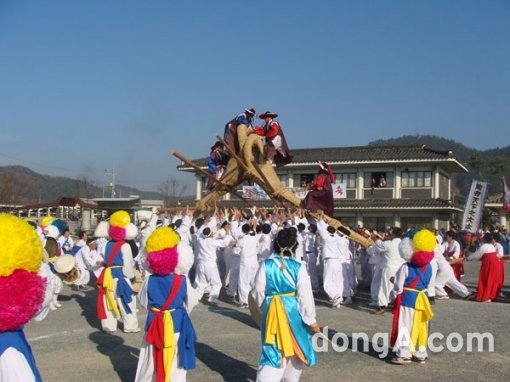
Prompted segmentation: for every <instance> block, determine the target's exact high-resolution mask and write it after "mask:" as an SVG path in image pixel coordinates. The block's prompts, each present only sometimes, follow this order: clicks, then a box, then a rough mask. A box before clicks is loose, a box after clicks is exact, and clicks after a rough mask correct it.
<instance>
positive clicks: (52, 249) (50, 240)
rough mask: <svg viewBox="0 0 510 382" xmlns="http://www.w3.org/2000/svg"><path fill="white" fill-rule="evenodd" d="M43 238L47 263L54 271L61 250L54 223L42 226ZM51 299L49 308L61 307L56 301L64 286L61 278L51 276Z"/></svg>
mask: <svg viewBox="0 0 510 382" xmlns="http://www.w3.org/2000/svg"><path fill="white" fill-rule="evenodd" d="M43 232H44V239H43V243H42V244H43V246H44V248H45V250H46V251H47V254H48V256H49V259H48V263H49V266H50V268H51V269H52V271H54V267H53V264H54V263H55V261H56V259H57V257H58V256H60V254H61V251H60V247H59V246H58V241H57V239H58V236H59V232H58V228H57V227H55V226H54V225H48V226H46V227H45V228H44V231H43ZM52 281H53V286H52V289H53V299H52V301H51V303H50V306H49V307H50V310H57V309H58V308H61V307H62V304H61V303H60V302H59V301H58V296H59V295H60V292H62V289H63V288H64V284H63V283H62V280H61V279H60V277H53V278H52Z"/></svg>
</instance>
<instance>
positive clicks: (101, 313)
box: [96, 241, 125, 320]
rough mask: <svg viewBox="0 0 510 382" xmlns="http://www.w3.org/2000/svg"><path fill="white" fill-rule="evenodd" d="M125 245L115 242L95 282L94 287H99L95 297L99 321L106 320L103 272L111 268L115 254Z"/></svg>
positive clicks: (122, 242)
mask: <svg viewBox="0 0 510 382" xmlns="http://www.w3.org/2000/svg"><path fill="white" fill-rule="evenodd" d="M124 244H125V242H124V241H117V242H116V243H115V245H114V246H113V248H112V251H111V252H110V256H109V257H108V263H107V264H106V266H105V267H104V268H103V271H102V272H101V275H99V278H98V279H97V281H96V285H97V286H99V293H98V295H97V317H98V318H99V319H100V320H105V319H106V307H105V303H104V297H105V295H106V289H105V288H103V280H104V272H105V271H106V268H108V267H111V265H112V263H113V260H115V258H116V257H117V254H118V253H119V252H120V248H121V247H122V246H123V245H124Z"/></svg>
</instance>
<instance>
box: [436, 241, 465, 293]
mask: <svg viewBox="0 0 510 382" xmlns="http://www.w3.org/2000/svg"><path fill="white" fill-rule="evenodd" d="M443 252H444V248H443V247H442V246H441V245H440V244H438V246H437V247H436V250H435V251H434V260H433V262H435V263H436V266H437V271H436V275H435V278H434V279H433V280H432V281H433V283H434V293H433V294H432V293H430V292H429V297H431V296H434V298H435V299H436V300H447V299H449V297H448V293H447V292H446V290H445V286H447V287H448V288H450V289H451V290H452V291H453V293H456V294H458V295H459V296H461V297H463V298H467V297H471V296H473V295H474V293H473V292H471V291H470V290H469V289H468V288H467V287H466V286H465V285H463V284H462V283H461V282H460V281H459V280H457V278H456V277H455V274H454V273H453V268H452V267H451V266H450V263H449V262H448V261H447V260H446V258H445V257H444V255H443ZM431 264H432V263H431Z"/></svg>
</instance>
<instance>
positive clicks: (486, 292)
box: [0, 207, 508, 381]
mask: <svg viewBox="0 0 510 382" xmlns="http://www.w3.org/2000/svg"><path fill="white" fill-rule="evenodd" d="M140 216H141V217H142V219H140V220H139V221H138V222H137V225H135V224H134V223H132V221H131V220H132V217H131V216H130V215H129V214H127V212H125V211H117V212H115V213H114V214H112V215H111V216H110V218H109V220H108V221H103V222H100V223H99V224H98V226H97V227H96V229H95V231H94V232H93V233H92V232H90V236H89V235H88V234H87V232H79V234H78V237H77V238H76V242H75V241H74V240H73V238H72V237H71V235H69V233H68V229H67V228H66V227H65V223H64V224H63V222H62V221H58V220H54V219H52V218H45V219H43V220H42V221H41V222H40V224H39V225H38V226H36V225H34V224H33V223H32V224H33V225H34V230H33V232H34V233H37V234H38V237H39V241H40V245H41V248H44V250H41V263H42V265H41V267H40V270H39V275H41V277H44V279H45V283H46V286H47V287H46V292H45V298H44V303H43V304H42V307H41V308H40V312H39V313H38V317H39V319H40V318H41V317H44V316H45V315H46V314H47V312H48V310H54V309H57V308H60V307H61V306H62V305H61V304H60V303H59V301H58V295H59V293H60V292H61V291H62V288H63V286H64V285H66V284H67V285H68V286H69V287H71V288H73V289H75V290H81V291H84V292H92V291H95V290H96V288H94V287H93V285H94V284H96V285H97V294H98V319H99V320H100V321H101V327H102V329H103V331H105V332H107V333H112V334H113V333H115V332H116V330H117V325H118V323H119V322H122V329H123V331H124V332H126V333H137V332H140V331H141V330H145V332H146V333H145V335H144V340H143V344H142V347H141V353H140V354H141V356H140V361H139V364H138V369H137V377H136V380H137V381H147V380H152V379H151V378H152V376H154V375H156V374H157V375H158V378H160V377H161V376H163V377H164V376H165V375H167V373H171V374H172V376H173V377H172V380H185V378H186V370H189V369H192V368H193V367H194V365H195V361H194V351H193V349H192V348H191V347H190V346H191V345H190V344H192V343H193V342H194V338H195V334H194V329H193V325H192V323H191V320H190V318H189V316H188V314H189V312H190V311H191V309H192V308H193V307H194V306H195V305H196V304H197V303H199V302H200V301H201V302H202V303H204V304H217V303H218V302H219V300H220V298H221V299H222V300H223V301H228V302H230V303H233V304H237V305H238V306H239V308H241V309H243V308H248V306H249V304H250V303H251V304H255V306H256V308H258V309H259V310H260V311H261V314H262V321H261V336H262V339H261V341H262V353H261V357H260V362H259V371H258V375H259V380H261V381H271V380H275V381H276V380H281V378H283V376H284V375H285V376H286V378H287V379H286V380H299V375H300V373H301V370H302V368H303V366H304V365H306V366H312V365H314V364H315V362H316V356H315V354H314V353H313V349H312V348H311V345H310V344H311V340H310V338H311V335H312V334H313V333H314V332H318V331H320V326H319V324H318V323H317V319H316V313H315V303H314V299H316V298H322V297H323V296H324V295H325V296H327V299H328V300H329V302H330V304H331V307H332V308H340V307H341V306H342V305H346V304H353V303H356V301H355V297H356V294H357V293H358V289H361V288H365V289H367V290H370V295H371V299H372V301H371V303H370V305H371V306H373V307H374V310H373V311H372V313H373V314H385V313H386V312H387V308H388V307H389V306H390V304H393V313H394V314H395V319H394V326H393V331H394V333H398V332H399V331H400V330H402V328H406V330H409V331H412V330H413V329H412V326H413V320H412V317H413V316H414V314H417V313H416V312H418V310H417V305H416V304H425V303H424V301H425V300H426V306H427V307H428V308H427V309H428V310H427V309H425V311H429V310H430V306H429V305H428V304H430V303H431V302H433V301H434V300H435V299H448V298H449V295H450V294H452V293H455V294H457V295H459V296H460V297H462V298H466V299H476V300H477V301H480V302H490V301H493V300H495V299H497V298H499V297H500V296H501V288H502V286H503V282H504V267H505V266H504V261H505V260H508V236H507V233H506V231H504V230H503V229H499V228H497V227H487V228H486V229H483V230H480V233H479V234H478V235H471V237H470V236H469V235H466V234H465V233H462V232H459V231H458V229H457V228H456V227H453V228H452V229H451V230H450V231H447V232H443V231H435V232H434V233H432V232H431V231H430V230H426V229H421V230H417V229H411V230H408V231H407V232H403V231H402V230H401V229H400V228H398V227H392V228H390V229H387V230H385V231H382V232H378V231H376V230H369V229H365V228H358V232H359V233H361V234H363V235H365V236H367V237H370V238H371V240H372V243H373V245H371V246H369V247H368V248H365V247H362V246H360V245H357V244H356V243H354V242H353V241H352V240H350V239H349V237H347V236H345V234H344V233H342V232H340V231H338V230H336V229H335V228H333V227H331V226H328V225H327V224H326V223H325V222H324V220H323V219H322V216H321V214H319V215H318V217H317V218H310V217H309V216H308V215H307V214H306V210H303V209H299V208H295V209H283V208H274V209H264V208H261V209H257V208H255V207H253V208H250V209H245V210H242V209H237V208H228V209H227V208H216V209H215V211H214V212H213V213H210V214H208V215H201V216H199V217H197V218H194V217H193V214H192V211H191V210H189V209H186V210H183V211H180V212H176V213H174V214H173V215H168V214H158V212H157V211H156V210H154V211H152V212H149V211H146V213H145V215H143V214H140ZM422 232H426V233H427V235H429V236H428V237H427V240H424V239H417V238H418V237H420V235H421V236H423V234H422ZM431 238H432V239H431ZM409 240H412V244H411V245H409V244H406V243H407V241H409ZM420 240H421V241H420ZM422 242H425V243H426V244H425V245H424V244H422ZM406 245H407V246H411V247H412V248H411V249H406ZM420 246H421V247H420ZM42 254H44V255H42ZM464 260H468V261H470V260H473V261H475V260H481V261H482V265H481V269H480V275H479V281H478V286H477V289H476V291H473V290H470V289H468V288H467V287H466V286H464V285H463V284H462V282H461V277H462V274H463V269H462V268H463V261H464ZM357 264H359V268H360V269H359V271H358V272H357V271H356V268H357ZM358 275H360V277H359V278H358ZM93 280H94V281H93ZM136 292H138V293H137V296H136ZM410 293H411V294H413V293H414V294H415V295H414V297H411V298H407V297H405V296H406V295H407V294H410ZM399 296H400V297H399ZM424 296H426V298H423V297H424ZM137 299H138V303H139V304H141V305H142V306H144V307H145V308H146V309H147V312H148V317H147V323H146V325H145V327H144V329H142V328H141V325H140V323H139V321H138V317H137V315H136V312H137ZM250 300H251V302H250ZM409 301H411V303H409ZM41 312H44V313H42V314H41ZM165 312H166V313H165ZM282 312H285V313H286V314H283V315H282ZM398 312H400V314H399V313H398ZM420 312H421V311H420ZM430 312H431V310H430ZM282 316H286V317H287V318H286V319H287V321H286V322H285V323H284V324H282V323H281V322H279V320H280V319H281V317H282ZM169 317H171V319H170V318H169ZM278 317H280V318H278ZM431 317H432V315H431V314H430V316H428V319H430V318H431ZM395 320H396V321H395ZM169 325H170V326H169ZM282 328H283V329H282ZM419 330H423V328H421V329H419ZM168 332H173V333H174V336H169V335H168ZM165 333H166V334H165ZM170 337H171V338H173V340H172V341H170V342H169V343H167V340H168V338H170ZM417 341H418V340H417ZM421 341H422V342H423V337H421ZM392 343H393V344H394V345H395V349H396V350H397V357H395V358H394V359H393V360H392V362H394V363H397V364H405V363H410V362H412V361H416V362H420V363H422V362H425V361H426V358H427V354H426V349H423V346H422V347H420V346H418V347H417V348H416V349H415V350H414V351H413V352H411V350H410V349H409V348H408V347H405V346H404V347H403V346H401V345H402V343H401V342H399V341H398V340H395V341H393V342H392ZM5 355H6V352H4V354H2V355H0V364H2V358H3V357H4V356H5ZM169 360H170V361H169ZM167 363H169V365H171V367H170V366H168V365H167ZM9 370H11V372H12V368H10V369H9ZM1 373H2V374H5V373H6V371H5V370H4V369H2V371H1ZM34 375H35V374H34ZM163 377H161V378H163ZM165 378H166V377H165ZM6 380H10V379H6ZM158 380H159V379H158ZM162 380H163V379H162Z"/></svg>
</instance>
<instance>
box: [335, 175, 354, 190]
mask: <svg viewBox="0 0 510 382" xmlns="http://www.w3.org/2000/svg"><path fill="white" fill-rule="evenodd" d="M335 182H336V183H345V185H346V187H347V188H356V173H353V172H349V173H341V174H335Z"/></svg>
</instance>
